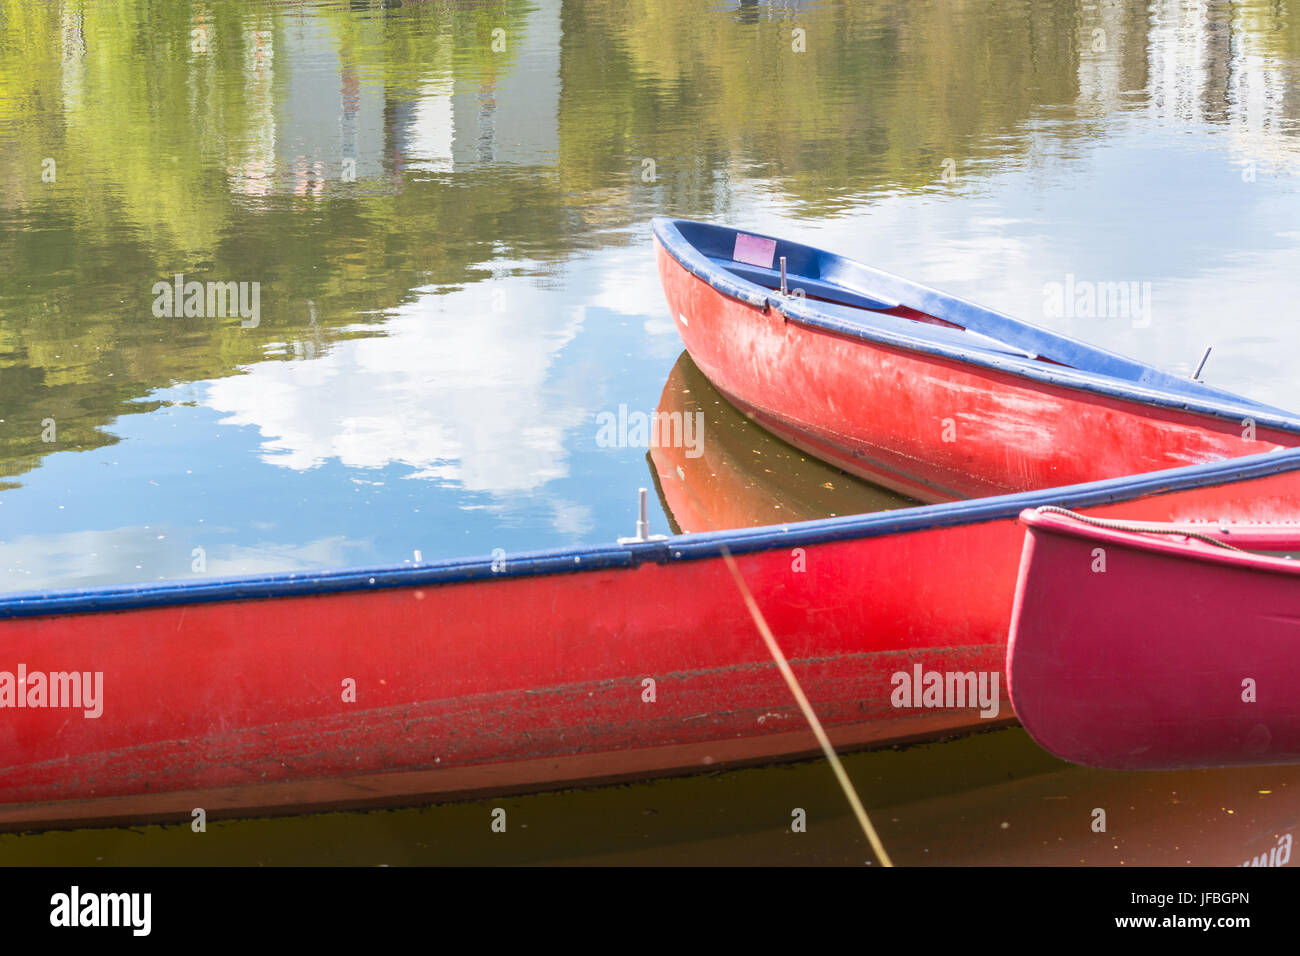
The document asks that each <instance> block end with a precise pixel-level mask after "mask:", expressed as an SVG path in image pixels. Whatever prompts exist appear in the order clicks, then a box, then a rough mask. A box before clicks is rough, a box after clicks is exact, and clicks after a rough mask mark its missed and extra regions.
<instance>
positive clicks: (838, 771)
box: [722, 545, 894, 866]
mask: <svg viewBox="0 0 1300 956" xmlns="http://www.w3.org/2000/svg"><path fill="white" fill-rule="evenodd" d="M722 560H723V561H725V562H726V564H727V570H729V571H730V572H731V576H732V577H733V578H735V580H736V587H738V588H740V596H741V597H743V598H744V599H745V607H747V608H749V614H750V617H752V618H753V619H754V624H755V625H756V626H757V627H758V632H759V633H760V634H762V635H763V641H764V643H766V644H767V649H768V652H769V653H770V654H771V655H772V659H773V660H774V661H776V666H777V669H778V670H780V671H781V676H782V677H784V678H785V682H786V684H787V685H788V686H789V688H790V693H792V694H794V699H795V700H796V701H798V703H799V707H800V709H801V710H802V711H803V715H804V718H805V719H806V720H807V721H808V724H809V726H811V727H812V731H813V734H814V735H815V736H816V737H817V742H818V743H819V744H821V747H822V752H823V753H825V754H826V759H827V760H828V761H830V765H831V769H832V770H834V771H835V777H836V779H837V780H839V782H840V786H841V787H842V788H843V789H844V796H845V797H847V798H848V801H849V806H850V807H852V808H853V813H854V815H855V816H857V818H858V824H859V825H860V826H861V827H862V832H863V833H865V834H866V835H867V842H869V843H870V844H871V849H872V850H874V851H875V854H876V858H877V859H879V860H880V863H881V865H882V866H893V865H894V864H893V863H892V862H891V861H890V859H889V854H888V853H886V852H885V847H884V844H882V843H881V842H880V837H878V836H877V835H876V828H875V827H873V826H872V825H871V819H870V818H869V817H868V816H867V811H866V810H865V809H864V808H863V806H862V801H861V800H859V799H858V792H857V791H856V790H854V789H853V782H852V781H851V780H849V775H848V773H846V772H845V770H844V765H843V764H842V763H840V758H839V757H838V756H837V755H836V753H835V748H834V747H832V746H831V741H830V738H829V737H827V736H826V731H825V730H823V729H822V725H821V721H820V720H818V719H817V714H816V713H814V712H813V709H812V704H810V703H808V698H807V697H805V696H804V692H803V688H802V687H800V686H799V680H798V678H796V677H795V676H794V671H792V670H791V669H790V664H789V662H788V661H787V660H786V659H785V655H784V654H782V653H781V648H780V646H779V645H778V644H777V643H776V638H775V637H773V636H772V631H771V629H770V628H769V627H768V626H767V621H766V620H765V619H764V618H763V612H762V611H760V610H759V609H758V605H757V604H756V603H755V602H754V596H753V595H752V594H750V593H749V588H748V587H746V586H745V579H744V578H742V577H741V576H740V569H739V568H737V567H736V561H735V559H734V558H732V556H731V552H730V551H729V550H728V549H727V547H726V546H725V545H723V547H722Z"/></svg>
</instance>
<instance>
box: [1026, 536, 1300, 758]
mask: <svg viewBox="0 0 1300 956" xmlns="http://www.w3.org/2000/svg"><path fill="white" fill-rule="evenodd" d="M1022 520H1023V521H1024V522H1025V523H1026V524H1027V525H1028V526H1029V527H1028V533H1027V535H1026V539H1025V547H1024V556H1023V559H1022V564H1021V569H1020V577H1019V581H1018V583H1017V588H1016V605H1015V612H1014V616H1013V626H1012V636H1011V640H1010V643H1009V646H1008V651H1007V670H1008V674H1009V678H1010V681H1011V693H1012V698H1013V700H1014V702H1015V705H1016V711H1017V714H1018V715H1019V716H1020V719H1021V721H1022V722H1023V723H1024V725H1025V728H1026V729H1027V730H1028V731H1029V733H1030V734H1031V735H1032V736H1033V737H1034V739H1035V740H1037V741H1038V742H1039V743H1040V744H1041V745H1042V746H1043V747H1044V748H1045V749H1047V750H1050V751H1051V752H1052V753H1054V754H1056V755H1057V756H1059V757H1062V758H1063V759H1066V760H1071V761H1073V762H1075V763H1081V764H1086V765H1089V766H1095V767H1108V768H1115V769H1122V770H1154V769H1180V768H1195V767H1222V766H1234V765H1243V764H1285V763H1296V762H1300V566H1297V565H1296V563H1295V562H1294V561H1291V560H1286V559H1284V558H1282V557H1278V556H1271V555H1262V554H1257V553H1242V552H1237V551H1230V550H1225V549H1223V548H1218V547H1215V546H1214V545H1212V544H1209V543H1205V542H1202V541H1199V540H1195V539H1188V538H1184V537H1181V536H1167V535H1151V534H1136V533H1132V532H1130V531H1124V530H1114V529H1108V528H1102V527H1095V526H1090V525H1087V524H1084V523H1081V522H1079V521H1076V520H1074V519H1072V518H1070V517H1068V516H1064V515H1058V514H1038V513H1033V512H1030V513H1026V514H1025V515H1023V516H1022ZM1214 537H1216V538H1220V539H1222V540H1225V541H1228V542H1231V543H1232V544H1233V545H1235V546H1237V547H1239V548H1244V549H1261V550H1267V551H1277V552H1282V551H1300V527H1295V526H1293V527H1291V528H1267V527H1260V528H1235V529H1233V533H1231V534H1228V535H1217V534H1216V535H1214Z"/></svg>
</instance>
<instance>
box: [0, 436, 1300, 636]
mask: <svg viewBox="0 0 1300 956" xmlns="http://www.w3.org/2000/svg"><path fill="white" fill-rule="evenodd" d="M1297 469H1300V448H1293V449H1285V450H1283V451H1275V452H1266V453H1263V454H1259V455H1250V456H1247V457H1244V458H1233V459H1227V460H1225V461H1217V462H1210V463H1207V464H1202V465H1187V466H1184V467H1182V468H1172V469H1167V470H1165V471H1154V472H1149V473H1147V474H1141V475H1131V476H1128V477H1124V478H1108V479H1106V480H1104V481H1093V482H1088V483H1086V484H1079V485H1070V486H1065V487H1061V488H1047V489H1042V490H1039V491H1026V492H1018V493H1016V494H1010V495H999V496H997V497H993V498H978V499H973V500H967V501H954V502H947V503H944V504H937V505H921V506H917V507H914V508H903V509H899V510H896V511H882V512H875V513H872V514H866V515H846V516H844V517H838V518H820V519H817V520H813V521H801V522H796V523H792V524H785V525H774V526H767V527H761V528H745V529H738V530H734V531H711V532H704V533H697V534H685V535H678V536H676V537H672V538H668V539H666V540H662V541H645V542H638V543H633V544H627V545H594V546H585V547H574V548H555V549H548V550H543V551H528V552H521V553H519V554H517V555H507V557H506V562H505V569H504V570H502V571H497V572H494V571H493V570H492V566H493V561H494V559H493V558H491V557H474V558H457V559H452V560H446V561H437V562H431V563H429V564H424V565H416V566H410V565H389V566H380V567H373V568H345V569H340V570H329V571H312V572H307V573H297V572H293V573H283V574H271V575H259V576H246V577H231V578H219V579H214V580H201V581H195V580H192V579H185V580H179V581H164V582H157V583H148V584H141V585H138V586H126V587H123V586H107V587H98V588H85V589H79V590H64V591H49V592H26V593H14V594H8V595H3V596H0V619H4V618H23V617H41V616H52V615H61V614H86V613H94V612H104V611H130V610H138V609H143V608H154V607H166V606H171V605H177V604H204V603H210V602H215V601H246V600H263V599H270V598H277V597H301V596H308V595H328V594H339V593H347V592H358V591H374V590H383V589H390V588H405V587H435V586H439V585H447V584H458V583H465V582H471V581H487V580H491V579H503V578H518V577H536V576H539V575H559V574H573V573H579V572H582V571H596V570H602V569H617V568H625V569H632V568H635V567H637V566H638V565H640V564H643V563H647V562H654V563H658V564H667V563H669V562H677V561H698V560H703V559H707V558H716V557H718V556H719V555H721V554H722V552H723V549H724V548H725V549H727V550H730V551H731V552H732V553H733V554H751V553H755V552H761V551H769V550H772V549H775V548H790V547H800V546H807V545H816V544H827V543H831V542H838V541H855V540H861V539H865V538H876V537H884V536H888V535H894V534H907V533H909V532H913V531H924V530H929V529H933V528H946V527H952V526H955V525H963V524H979V523H982V522H987V521H998V520H1002V519H1006V518H1015V517H1017V516H1018V515H1019V514H1020V512H1021V511H1023V510H1024V509H1026V508H1036V507H1038V506H1039V505H1046V504H1053V505H1059V506H1062V507H1067V508H1071V509H1078V508H1089V507H1096V506H1098V505H1102V504H1107V503H1110V502H1114V501H1124V500H1131V499H1133V498H1140V497H1144V496H1147V495H1153V494H1160V493H1163V492H1169V491H1180V490H1187V489H1194V488H1204V487H1210V486H1213V485H1219V484H1232V483H1235V482H1239V481H1248V480H1251V479H1254V478H1262V477H1267V476H1269V475H1275V474H1280V473H1282V472H1286V471H1292V470H1297Z"/></svg>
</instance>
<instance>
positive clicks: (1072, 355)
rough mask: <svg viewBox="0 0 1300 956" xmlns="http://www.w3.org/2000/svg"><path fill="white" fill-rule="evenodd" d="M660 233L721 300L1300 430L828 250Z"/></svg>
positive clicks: (1227, 396)
mask: <svg viewBox="0 0 1300 956" xmlns="http://www.w3.org/2000/svg"><path fill="white" fill-rule="evenodd" d="M652 229H653V232H654V235H655V237H656V238H657V239H658V240H659V242H660V244H661V245H662V246H663V247H664V249H665V250H666V251H667V252H668V253H669V255H671V256H673V258H675V259H676V260H677V261H678V262H679V263H681V265H682V266H683V267H684V268H686V269H687V270H689V271H690V272H692V273H694V274H695V275H696V276H698V277H699V278H700V279H702V280H704V281H705V282H708V283H709V284H710V285H711V286H713V288H715V289H717V290H718V291H719V292H721V293H722V294H724V295H727V296H730V297H731V298H735V299H740V300H742V301H745V302H748V303H750V304H751V305H754V306H757V307H760V308H773V309H777V310H778V311H780V312H782V313H783V314H785V315H786V316H787V317H788V318H790V319H792V320H795V321H797V322H800V323H801V324H804V325H808V326H811V327H814V328H820V329H823V330H826V331H829V332H835V333H838V334H844V335H849V336H852V337H855V338H860V339H866V340H871V341H878V342H884V343H886V344H891V345H901V346H902V347H905V348H913V349H918V350H922V351H926V352H931V353H936V354H939V355H943V356H945V357H948V358H953V359H957V360H959V361H965V362H972V363H975V364H980V365H990V366H993V367H997V368H1001V369H1005V370H1010V371H1014V372H1016V373H1018V374H1021V375H1027V376H1030V377H1034V378H1041V379H1046V380H1055V381H1059V382H1060V383H1061V384H1067V385H1074V386H1076V387H1094V388H1096V390H1098V391H1107V392H1112V393H1116V394H1120V395H1122V396H1123V397H1132V398H1137V399H1139V400H1143V399H1149V398H1151V397H1155V396H1161V395H1162V396H1163V397H1164V398H1165V399H1167V401H1166V402H1164V403H1165V404H1176V405H1186V406H1188V407H1197V406H1200V407H1202V408H1203V409H1204V410H1206V411H1209V412H1211V413H1214V414H1224V413H1225V412H1227V413H1229V414H1230V413H1231V410H1232V409H1244V410H1248V411H1254V412H1262V413H1264V414H1267V415H1270V416H1276V417H1277V418H1279V419H1282V421H1281V422H1276V423H1273V422H1270V424H1278V425H1279V426H1280V427H1285V428H1289V429H1295V428H1296V427H1298V426H1300V421H1297V419H1296V418H1295V416H1294V414H1293V413H1291V412H1288V411H1286V410H1284V409H1280V408H1277V407H1275V406H1271V405H1266V404H1263V403H1261V402H1257V401H1255V400H1253V399H1249V398H1245V397H1243V396H1241V395H1237V394H1235V393H1233V392H1229V391H1226V390H1223V389H1218V388H1214V387H1213V386H1210V385H1206V384H1205V383H1203V382H1200V381H1197V380H1195V379H1191V378H1184V377H1182V376H1178V375H1174V374H1172V373H1170V372H1166V371H1164V370H1163V369H1159V368H1156V367H1155V366H1152V365H1147V364H1145V363H1143V362H1139V361H1136V360H1134V359H1131V358H1127V357H1125V356H1123V355H1118V354H1116V353H1114V352H1109V351H1107V350H1106V349H1102V348H1099V347H1097V346H1094V345H1089V344H1088V343H1086V342H1081V341H1079V340H1078V339H1074V338H1071V337H1069V336H1067V335H1062V334H1060V333H1057V332H1052V331H1050V330H1048V329H1044V328H1041V327H1039V326H1035V325H1031V324H1029V323H1027V322H1023V321H1021V320H1019V319H1015V318H1013V317H1011V316H1009V315H1005V314H1003V313H1001V312H996V311H994V310H992V309H988V308H985V307H984V306H980V305H976V304H975V303H973V302H969V301H967V300H965V299H961V298H958V297H956V296H953V295H949V294H947V293H945V292H940V291H939V290H937V289H933V288H930V287H928V286H925V285H922V284H920V283H918V282H913V281H911V280H909V279H904V278H902V277H900V276H896V275H893V274H891V273H888V272H882V271H881V270H879V269H873V268H871V267H870V266H867V265H863V264H862V263H860V262H856V261H854V260H852V259H848V258H845V257H844V256H840V255H837V254H835V253H833V252H827V251H826V250H824V249H817V248H814V247H812V246H805V245H802V244H800V243H796V242H790V241H788V240H785V239H778V238H776V237H773V236H765V235H762V234H760V233H753V232H746V231H743V230H739V229H734V228H730V227H726V226H718V225H713V224H711V223H703V222H694V221H691V220H687V219H665V218H657V219H655V220H654V221H653V223H652ZM738 240H739V241H740V242H741V243H742V244H747V245H748V246H749V247H750V248H756V251H757V254H756V255H748V254H744V253H741V252H740V249H741V248H742V247H741V246H740V245H738ZM738 257H740V258H738ZM781 258H784V259H785V260H786V286H787V289H788V290H791V291H792V292H793V290H800V293H799V294H791V295H786V296H782V295H781V294H780V292H779V290H780V288H781V270H780V265H779V262H780V260H781ZM935 319H937V320H939V321H938V322H935V321H933V320H935ZM1072 373H1073V374H1072ZM1108 385H1109V387H1108ZM1225 405H1226V406H1229V408H1228V409H1224V408H1223V407H1222V406H1225Z"/></svg>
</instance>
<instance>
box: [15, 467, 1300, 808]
mask: <svg viewBox="0 0 1300 956" xmlns="http://www.w3.org/2000/svg"><path fill="white" fill-rule="evenodd" d="M1297 505H1300V476H1298V475H1296V474H1294V473H1292V474H1285V473H1284V474H1279V475H1273V476H1269V477H1265V478H1258V479H1253V480H1249V481H1244V482H1239V483H1236V484H1232V485H1226V486H1221V487H1218V488H1210V489H1200V490H1193V491H1185V492H1175V493H1167V494H1162V495H1158V496H1153V497H1149V498H1145V499H1140V500H1137V501H1131V502H1125V503H1122V504H1118V505H1112V506H1109V507H1105V508H1098V509H1095V511H1096V513H1099V514H1111V515H1115V516H1123V517H1134V518H1144V519H1148V520H1188V519H1189V518H1194V517H1198V516H1199V517H1204V516H1214V517H1218V516H1221V515H1222V516H1229V517H1231V516H1237V517H1240V518H1242V519H1257V520H1269V519H1273V520H1276V519H1277V518H1278V516H1280V515H1294V514H1295V513H1296V510H1297ZM1022 538H1023V529H1022V527H1021V526H1020V525H1019V523H1018V522H1017V521H1015V520H1014V519H1002V520H996V521H988V522H984V523H981V524H969V525H958V526H956V527H950V528H940V529H931V530H926V531H919V532H912V533H907V534H894V535H883V536H879V537H874V538H868V539H863V540H857V541H841V542H832V543H825V544H816V545H809V546H808V547H806V549H805V552H806V553H805V555H804V560H803V562H802V563H803V566H804V567H805V568H806V570H804V571H802V572H794V571H793V570H792V557H791V554H790V552H789V551H788V550H785V549H775V550H770V551H765V552H760V553H756V554H750V555H742V556H740V557H739V558H738V561H739V565H740V569H741V571H742V573H743V574H744V576H745V578H746V580H747V582H748V583H749V585H750V587H751V588H752V590H753V592H754V594H755V596H756V598H757V600H758V602H759V605H760V607H761V608H762V610H763V612H764V614H765V615H766V616H767V619H768V621H769V623H770V624H771V627H772V630H773V632H774V633H775V635H776V637H777V639H778V640H779V641H780V642H781V644H782V647H783V649H784V651H785V653H786V654H787V656H788V657H789V658H790V660H791V661H792V664H793V667H794V669H795V672H796V674H797V675H798V676H799V678H800V679H801V681H803V682H804V685H805V689H806V690H807V692H808V695H809V698H810V699H811V701H812V704H813V706H814V707H815V708H816V709H817V712H818V713H819V714H820V715H821V717H822V719H823V720H824V721H825V723H826V724H827V726H828V728H829V730H830V732H831V734H832V738H833V739H835V740H836V741H837V742H838V743H840V744H851V745H864V744H876V743H883V742H888V741H892V740H898V739H901V738H909V737H919V736H933V735H936V734H943V733H946V732H953V731H957V730H961V729H969V728H972V727H978V726H988V723H987V722H986V721H981V719H980V718H979V717H978V716H977V715H976V712H975V710H974V709H966V710H959V711H954V710H929V711H916V710H908V709H895V708H893V707H892V706H891V704H890V701H889V696H890V692H891V690H892V685H891V683H890V676H891V675H892V674H893V673H894V672H896V671H899V670H907V669H908V668H910V667H911V666H912V665H913V664H915V663H920V664H922V665H923V666H924V667H925V668H926V669H937V670H961V671H966V670H988V671H1000V670H1001V668H1002V664H1003V657H1004V654H1005V645H1006V636H1007V632H1008V627H1009V615H1010V610H1011V602H1012V592H1013V588H1014V584H1015V580H1016V572H1017V567H1018V563H1019V557H1020V551H1021V543H1022ZM0 633H2V634H3V647H4V653H5V660H6V661H7V662H10V663H11V664H16V663H17V662H24V663H26V665H27V666H28V668H29V669H31V670H45V671H54V670H71V669H76V670H92V671H95V670H98V671H103V672H104V710H103V716H102V717H100V718H99V719H96V720H92V719H86V718H84V717H81V716H80V715H71V714H70V713H69V712H68V711H66V710H51V709H44V710H41V709H22V710H16V709H5V710H0V826H3V827H15V826H22V825H30V824H31V823H32V822H33V821H41V822H42V824H43V825H52V824H56V823H57V824H66V823H75V822H78V821H84V820H87V819H104V818H107V817H109V816H111V817H113V818H114V819H119V820H120V819H128V820H138V819H144V818H157V817H163V818H183V819H188V816H189V812H190V809H191V808H192V807H194V806H207V807H212V806H215V805H217V804H220V805H222V806H228V807H230V808H231V812H235V811H238V812H240V813H244V814H247V813H251V812H263V811H270V810H273V809H277V808H280V809H283V808H294V809H303V808H307V807H311V806H320V805H332V806H333V805H338V806H349V805H367V803H368V801H374V800H376V799H378V798H379V797H381V796H382V798H383V800H384V801H385V802H387V803H400V802H402V801H403V800H405V801H406V802H413V801H415V800H416V799H417V798H419V799H426V798H429V797H431V796H436V795H440V794H441V795H446V794H453V793H454V794H461V793H469V792H484V791H494V792H507V791H510V790H511V789H518V788H533V789H538V788H545V787H547V786H557V785H560V784H567V783H574V782H591V781H595V780H598V779H614V778H618V777H620V776H626V775H632V774H635V775H637V776H645V775H649V774H654V773H668V772H677V771H689V770H697V769H700V768H702V767H705V766H708V765H709V763H708V762H709V761H710V760H713V761H718V762H723V761H757V760H770V759H777V758H781V757H788V756H791V755H793V754H801V753H810V752H812V751H814V749H815V746H816V745H815V743H814V741H813V739H812V736H811V734H810V733H809V732H808V731H807V729H806V728H805V727H803V726H802V724H801V722H800V720H799V719H798V718H797V717H796V716H795V714H796V710H795V708H794V707H793V706H792V701H791V700H790V698H789V692H788V690H787V689H786V687H785V685H784V683H783V682H782V680H781V678H780V676H779V675H778V673H777V672H776V669H775V667H774V666H773V665H772V664H771V663H770V660H769V659H768V657H767V654H766V651H765V650H764V647H763V644H762V641H761V639H760V638H759V636H758V634H757V633H756V632H755V630H754V626H753V623H752V621H751V620H750V618H749V615H748V614H747V612H746V611H745V608H744V606H743V604H742V603H741V601H740V598H739V596H738V595H737V593H736V590H735V586H734V584H733V582H731V580H730V578H729V576H728V574H727V571H726V569H725V568H724V566H723V565H722V563H721V561H720V560H719V559H716V558H713V559H702V560H698V561H683V562H673V563H669V564H664V565H659V564H646V565H642V566H640V567H638V568H635V569H622V570H593V571H584V572H578V573H572V574H558V575H548V576H538V577H519V578H504V579H489V580H486V581H480V582H475V583H459V584H448V585H441V586H429V585H427V584H425V585H422V586H419V587H402V588H393V589H387V590H379V591H366V592H349V593H343V594H335V595H321V596H311V597H293V598H277V599H271V600H260V601H244V602H226V603H215V604H191V605H178V606H171V607H161V608H152V609H145V610H133V611H123V612H115V613H94V614H82V615H67V616H53V617H44V618H18V619H10V620H6V621H3V622H0ZM647 677H650V678H654V679H655V681H656V700H655V702H654V703H646V702H643V700H642V693H643V688H642V681H643V679H644V678H647ZM345 678H352V679H354V680H355V681H356V682H357V688H358V690H357V701H356V703H346V702H344V701H343V699H342V697H343V695H342V692H341V688H342V681H343V680H344V679H345ZM1002 689H1003V692H1004V693H1005V682H1003V683H1002ZM1010 716H1011V714H1010V711H1009V709H1008V707H1007V705H1006V703H1005V698H1004V701H1003V711H1002V713H1001V717H1002V718H1003V719H1006V718H1009V717H1010ZM412 771H420V773H419V774H417V775H414V776H401V775H400V774H401V773H405V772H412ZM385 775H387V776H385ZM115 798H116V802H113V801H114V799H115ZM200 800H202V801H203V802H199V801H200ZM51 801H53V803H51ZM108 805H111V807H112V808H113V809H112V813H111V814H110V813H108V811H106V810H102V809H101V808H102V807H103V806H108Z"/></svg>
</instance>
